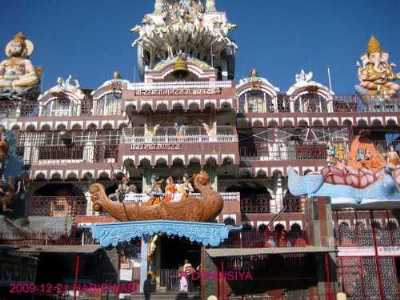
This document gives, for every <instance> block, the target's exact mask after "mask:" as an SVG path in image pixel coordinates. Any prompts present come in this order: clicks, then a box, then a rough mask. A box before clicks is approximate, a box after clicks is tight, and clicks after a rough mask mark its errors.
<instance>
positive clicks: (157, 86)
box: [128, 81, 232, 91]
mask: <svg viewBox="0 0 400 300" xmlns="http://www.w3.org/2000/svg"><path fill="white" fill-rule="evenodd" d="M230 87H232V81H213V82H209V81H183V82H151V83H130V84H128V90H135V91H137V90H140V91H145V90H168V89H215V88H230Z"/></svg>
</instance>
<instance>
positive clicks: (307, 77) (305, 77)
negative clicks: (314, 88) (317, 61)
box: [296, 69, 314, 83]
mask: <svg viewBox="0 0 400 300" xmlns="http://www.w3.org/2000/svg"><path fill="white" fill-rule="evenodd" d="M313 75H314V74H313V72H308V73H306V72H304V70H303V69H301V71H300V73H299V74H296V83H305V82H310V81H311V79H312V78H313Z"/></svg>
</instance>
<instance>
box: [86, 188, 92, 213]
mask: <svg viewBox="0 0 400 300" xmlns="http://www.w3.org/2000/svg"><path fill="white" fill-rule="evenodd" d="M84 194H85V198H86V215H87V216H92V215H93V206H92V203H91V201H90V192H89V191H86V192H85V193H84Z"/></svg>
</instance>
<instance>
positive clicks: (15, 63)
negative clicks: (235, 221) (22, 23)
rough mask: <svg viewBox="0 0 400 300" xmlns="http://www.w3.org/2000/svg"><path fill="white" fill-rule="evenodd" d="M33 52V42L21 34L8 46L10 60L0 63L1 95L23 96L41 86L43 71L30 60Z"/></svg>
mask: <svg viewBox="0 0 400 300" xmlns="http://www.w3.org/2000/svg"><path fill="white" fill-rule="evenodd" d="M32 52H33V44H32V42H31V41H30V40H28V39H26V37H25V36H24V34H23V33H21V32H19V33H17V34H16V35H15V37H14V38H13V39H12V40H11V41H10V42H9V43H8V44H7V46H6V49H5V53H6V55H7V57H8V58H6V59H5V60H3V61H2V62H1V63H0V94H3V95H23V94H25V93H28V92H29V91H31V90H34V89H36V88H37V87H38V86H39V81H40V78H39V76H40V74H41V70H40V69H35V68H34V67H33V65H32V62H31V61H30V60H29V56H30V55H31V54H32Z"/></svg>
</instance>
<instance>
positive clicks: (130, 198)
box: [124, 193, 240, 203]
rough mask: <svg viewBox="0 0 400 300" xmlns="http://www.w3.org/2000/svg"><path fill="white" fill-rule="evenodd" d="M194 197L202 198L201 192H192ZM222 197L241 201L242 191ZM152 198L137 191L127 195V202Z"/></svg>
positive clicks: (222, 194) (141, 201) (230, 200)
mask: <svg viewBox="0 0 400 300" xmlns="http://www.w3.org/2000/svg"><path fill="white" fill-rule="evenodd" d="M190 195H191V196H193V197H197V198H200V197H201V194H199V193H193V194H190ZM220 195H221V196H222V198H223V199H224V202H240V193H220ZM149 199H150V196H149V195H147V194H135V193H129V194H127V195H126V196H125V200H124V202H125V203H130V202H131V203H132V202H136V203H143V202H146V201H148V200H149Z"/></svg>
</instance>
